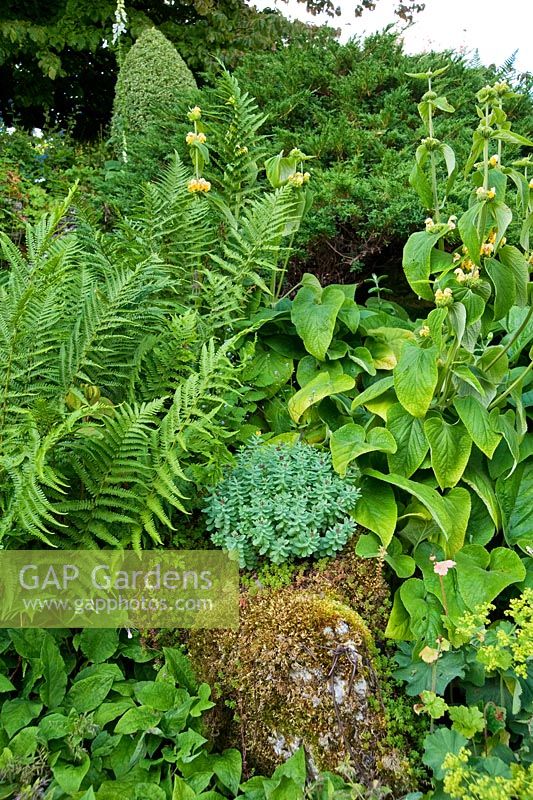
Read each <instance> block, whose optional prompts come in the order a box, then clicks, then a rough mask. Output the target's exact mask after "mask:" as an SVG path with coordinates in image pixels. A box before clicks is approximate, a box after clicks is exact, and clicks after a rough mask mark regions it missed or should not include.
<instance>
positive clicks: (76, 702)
mask: <svg viewBox="0 0 533 800" xmlns="http://www.w3.org/2000/svg"><path fill="white" fill-rule="evenodd" d="M113 681H114V677H113V675H105V674H102V673H96V674H95V675H90V676H89V677H88V678H82V680H79V681H76V683H74V684H73V685H72V686H71V687H70V689H69V692H68V694H67V700H68V701H69V703H70V704H71V705H72V706H73V708H75V709H76V711H78V713H80V714H85V713H86V712H87V711H93V709H95V708H97V707H98V706H99V705H100V703H102V702H103V701H104V700H105V698H106V697H107V695H108V694H109V692H110V691H111V686H112V685H113Z"/></svg>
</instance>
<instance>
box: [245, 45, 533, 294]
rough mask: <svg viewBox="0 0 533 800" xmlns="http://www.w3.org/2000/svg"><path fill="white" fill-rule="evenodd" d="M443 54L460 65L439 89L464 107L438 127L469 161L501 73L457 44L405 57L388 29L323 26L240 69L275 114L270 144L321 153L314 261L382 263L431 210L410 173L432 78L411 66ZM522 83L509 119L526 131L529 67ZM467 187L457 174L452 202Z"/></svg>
mask: <svg viewBox="0 0 533 800" xmlns="http://www.w3.org/2000/svg"><path fill="white" fill-rule="evenodd" d="M446 63H450V64H451V67H450V69H449V71H448V72H447V74H446V75H444V76H443V77H442V78H440V79H439V84H438V87H439V92H441V93H442V94H446V95H447V96H448V98H449V100H450V102H451V103H452V104H453V105H454V106H455V108H456V109H457V113H456V114H454V115H453V116H451V117H448V116H447V115H444V114H441V115H439V117H438V119H437V121H436V135H437V136H438V137H439V138H440V139H443V140H447V141H453V146H454V148H455V150H456V152H457V155H458V157H459V159H460V160H463V159H464V156H465V154H466V153H467V152H468V149H469V147H470V142H471V133H470V131H471V130H472V125H473V123H474V122H475V120H476V111H475V101H474V95H475V93H476V91H477V90H478V89H479V88H480V87H481V86H483V85H485V84H486V83H488V82H490V81H493V80H494V79H495V75H496V72H497V71H496V70H495V69H494V68H485V67H482V66H479V65H475V64H472V63H469V62H468V61H467V60H466V59H465V58H464V57H463V56H460V55H457V54H454V53H428V54H426V55H423V56H419V55H417V56H408V55H406V54H405V53H404V52H403V49H402V43H401V40H400V39H399V38H398V37H397V36H396V35H395V34H393V33H390V32H387V31H385V32H384V33H381V34H376V35H374V36H371V37H369V38H368V39H366V40H364V41H359V40H352V41H350V42H349V43H348V44H345V45H342V44H339V43H338V42H337V41H335V39H334V38H333V37H332V36H331V34H328V33H327V32H326V31H320V32H318V34H314V35H306V36H304V37H302V38H301V39H300V41H299V42H294V43H291V44H289V45H288V46H287V47H285V48H284V49H282V50H276V51H275V52H262V53H251V54H249V55H248V56H247V58H245V60H244V62H243V63H242V65H241V66H240V67H239V68H238V69H237V71H236V75H237V77H238V80H239V81H240V83H241V86H243V87H244V88H246V90H247V91H249V92H250V94H251V95H253V96H254V97H256V98H257V100H258V104H259V106H260V108H261V109H263V110H264V111H265V112H267V113H268V120H267V122H266V125H265V127H264V128H263V132H266V133H267V134H269V136H270V137H272V140H273V147H272V149H273V150H274V151H275V150H276V149H277V150H278V151H279V150H281V149H282V148H284V149H285V150H290V149H291V148H292V147H295V146H298V147H300V148H302V149H303V150H304V151H305V152H306V153H313V154H314V155H316V157H317V160H316V161H315V162H312V163H313V166H314V177H315V178H316V179H315V180H313V188H315V187H316V196H315V203H314V207H313V209H312V211H311V213H310V214H309V215H308V218H307V221H306V223H305V224H304V226H303V229H302V233H301V235H300V240H299V245H300V257H301V258H302V260H303V261H304V262H305V265H306V268H307V269H311V270H312V271H313V272H315V273H317V274H321V275H322V276H323V277H324V278H325V279H328V278H329V279H331V278H335V279H338V278H340V277H341V275H342V273H346V271H347V270H349V269H350V268H351V269H358V268H359V267H360V266H361V264H365V263H366V264H369V265H370V264H374V263H375V262H376V261H377V263H378V264H379V262H380V260H383V258H384V257H385V256H386V255H387V254H391V253H392V254H393V255H394V254H395V253H396V252H399V250H400V249H401V245H402V242H403V240H404V238H405V236H406V235H407V234H409V233H410V232H411V231H412V230H413V229H414V227H416V225H418V224H419V223H420V220H421V219H423V218H424V211H423V210H422V209H421V208H420V203H419V201H418V198H417V197H416V195H415V192H414V191H413V190H412V189H411V188H410V187H409V185H408V176H409V172H410V170H411V167H412V163H413V157H414V151H415V147H416V144H417V142H418V141H419V139H420V138H421V137H422V136H423V135H424V134H423V129H422V124H421V120H420V117H419V116H418V113H417V110H416V103H417V102H419V100H420V97H421V95H422V93H423V92H424V91H425V88H426V87H425V86H424V84H423V82H420V81H416V80H413V79H412V78H410V77H408V76H407V75H406V73H407V72H417V71H421V70H424V69H426V68H428V67H433V68H436V67H440V66H442V65H444V64H446ZM507 71H509V70H507ZM503 72H505V70H504V71H503ZM499 75H500V76H502V77H504V78H505V77H511V76H507V75H502V70H500V71H499ZM518 84H519V86H518V87H517V88H520V90H521V91H524V90H525V91H526V96H525V97H524V96H521V97H518V96H517V98H516V100H515V101H514V102H513V103H511V106H510V108H509V117H510V119H512V120H513V121H514V120H517V119H519V120H520V122H519V124H518V126H517V130H520V131H521V132H523V133H525V134H527V132H528V130H531V129H532V128H533V102H532V101H531V96H529V97H528V96H527V92H528V91H530V88H531V76H529V78H528V77H527V76H525V77H523V78H522V79H521V80H518ZM466 191H467V190H466V187H465V183H464V182H463V181H461V180H459V181H457V183H456V188H455V195H454V196H453V197H452V201H453V200H454V199H455V201H456V202H459V199H460V198H461V197H462V198H463V199H464V195H465V193H466ZM339 254H342V257H340V255H339Z"/></svg>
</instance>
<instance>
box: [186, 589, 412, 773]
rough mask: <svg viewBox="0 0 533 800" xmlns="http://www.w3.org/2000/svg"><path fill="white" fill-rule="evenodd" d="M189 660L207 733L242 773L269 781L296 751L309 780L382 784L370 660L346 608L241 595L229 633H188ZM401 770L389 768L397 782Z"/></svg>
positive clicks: (378, 712)
mask: <svg viewBox="0 0 533 800" xmlns="http://www.w3.org/2000/svg"><path fill="white" fill-rule="evenodd" d="M189 650H190V654H191V656H192V659H193V663H194V664H195V667H196V670H197V671H198V673H199V674H200V675H201V677H202V679H205V680H207V681H208V682H210V683H211V685H212V686H213V687H214V691H215V696H216V695H218V697H219V698H220V702H219V704H218V706H217V709H216V712H215V714H214V715H213V717H212V719H211V728H212V729H211V733H212V734H213V735H214V736H215V738H218V740H219V743H220V744H221V745H224V746H227V745H234V746H235V745H237V746H239V747H241V749H243V753H244V756H245V759H246V763H247V766H248V768H249V769H257V770H260V771H262V772H263V773H266V774H269V772H271V771H272V769H273V768H275V767H276V766H277V765H278V764H280V763H282V762H283V761H284V760H286V759H287V758H288V757H289V756H290V755H291V754H292V753H293V752H295V750H297V749H298V747H300V746H301V745H303V746H304V747H305V750H306V754H307V760H308V765H309V766H310V768H311V772H315V773H316V774H318V772H319V771H321V770H336V769H338V768H339V767H341V766H342V765H343V764H346V763H349V764H350V766H351V767H352V768H353V769H354V770H355V773H356V774H357V776H358V778H359V780H360V781H361V782H363V783H366V784H370V783H371V782H372V781H373V780H375V779H376V778H378V779H383V780H384V782H385V781H386V780H388V781H389V783H390V782H391V775H390V769H387V768H386V767H385V766H384V763H383V759H382V756H381V752H385V751H387V750H389V751H390V748H383V750H380V742H383V741H384V740H385V738H386V733H387V731H386V715H385V710H384V707H383V704H382V703H381V700H380V686H379V677H378V675H377V672H376V669H375V666H374V657H375V653H376V650H375V646H374V643H373V639H372V635H371V634H370V631H369V629H368V627H367V625H366V624H365V622H364V621H363V620H362V618H361V617H360V616H359V614H357V613H356V612H355V611H354V610H353V609H351V608H350V607H348V606H347V605H345V604H343V603H341V602H338V601H337V600H334V599H332V598H330V597H328V596H323V595H320V594H318V593H316V592H313V591H309V590H305V589H304V590H302V589H296V588H294V587H285V588H283V589H277V590H265V591H261V592H259V593H258V594H256V595H250V594H248V595H245V596H244V597H243V607H242V610H241V624H240V628H239V629H238V630H237V631H229V630H224V631H218V632H217V631H195V632H193V633H192V635H191V637H190V640H189ZM228 698H229V706H230V708H228V702H227V701H228ZM233 711H234V713H232V712H233ZM388 755H389V756H390V752H389V753H388ZM404 761H405V759H404V760H402V758H401V757H397V758H395V759H393V760H392V762H393V763H395V764H397V767H398V773H401V771H402V770H403V771H404V772H405V770H406V764H405V763H403V762H404ZM392 762H391V759H390V758H389V759H388V763H389V764H390V763H392ZM383 773H387V774H386V775H384V774H383ZM392 777H393V779H394V781H395V782H401V781H402V777H401V775H400V774H398V775H396V776H392Z"/></svg>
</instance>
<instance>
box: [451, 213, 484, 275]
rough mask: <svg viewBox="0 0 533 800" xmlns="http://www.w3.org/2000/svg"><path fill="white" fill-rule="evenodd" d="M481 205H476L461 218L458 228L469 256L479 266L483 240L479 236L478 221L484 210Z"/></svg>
mask: <svg viewBox="0 0 533 800" xmlns="http://www.w3.org/2000/svg"><path fill="white" fill-rule="evenodd" d="M482 207H483V206H482V204H481V203H474V204H473V205H472V206H470V208H469V209H468V211H465V213H464V214H463V215H462V216H461V217H460V218H459V222H458V223H457V226H458V228H459V233H460V234H461V238H462V240H463V242H464V243H465V245H466V247H467V249H468V255H469V256H470V258H471V259H472V261H473V262H474V263H475V264H479V254H480V250H481V239H480V236H479V232H478V228H477V221H478V217H479V215H480V213H481V209H482Z"/></svg>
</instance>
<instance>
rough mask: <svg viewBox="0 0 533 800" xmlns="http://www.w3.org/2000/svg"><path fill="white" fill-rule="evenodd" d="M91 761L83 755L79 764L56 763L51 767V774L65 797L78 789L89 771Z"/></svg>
mask: <svg viewBox="0 0 533 800" xmlns="http://www.w3.org/2000/svg"><path fill="white" fill-rule="evenodd" d="M90 766H91V759H90V758H89V756H88V754H87V753H84V754H83V756H82V758H81V762H80V763H79V764H69V763H67V762H66V761H57V763H56V764H55V765H54V766H53V767H52V773H53V776H54V778H55V780H56V781H57V783H58V784H59V786H60V787H61V789H63V791H64V792H65V794H66V795H73V794H74V793H75V792H77V791H78V789H79V788H80V785H81V782H82V780H83V779H84V777H85V776H86V774H87V772H88V771H89V767H90Z"/></svg>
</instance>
